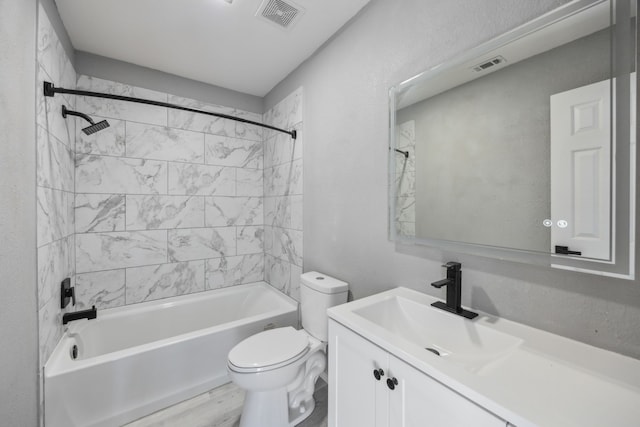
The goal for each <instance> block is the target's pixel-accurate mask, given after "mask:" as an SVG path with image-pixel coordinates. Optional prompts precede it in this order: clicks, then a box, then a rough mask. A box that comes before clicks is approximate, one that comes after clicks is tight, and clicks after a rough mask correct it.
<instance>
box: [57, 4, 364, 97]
mask: <svg viewBox="0 0 640 427" xmlns="http://www.w3.org/2000/svg"><path fill="white" fill-rule="evenodd" d="M55 1H56V4H57V5H58V10H59V12H60V16H61V17H62V21H63V23H64V25H65V27H66V29H67V32H68V33H69V37H70V38H71V42H72V43H73V46H74V48H75V49H77V50H79V51H85V52H90V53H94V54H96V55H101V56H106V57H109V58H114V59H118V60H121V61H125V62H130V63H133V64H136V65H141V66H144V67H149V68H153V69H156V70H160V71H164V72H167V73H171V74H175V75H178V76H182V77H186V78H189V79H194V80H198V81H202V82H205V83H209V84H212V85H216V86H221V87H224V88H227V89H232V90H236V91H239V92H243V93H247V94H251V95H256V96H260V97H262V96H264V95H266V94H267V93H268V92H269V91H270V90H271V89H272V88H273V87H274V86H275V85H276V84H278V83H279V82H280V81H281V80H282V79H284V78H285V77H286V76H287V75H288V74H289V73H290V72H291V71H293V70H294V69H295V68H296V67H297V66H298V65H300V64H301V63H302V62H303V61H304V60H305V59H307V58H308V57H309V56H311V54H313V52H315V51H316V49H318V48H319V47H320V46H321V45H322V44H323V43H324V42H325V41H327V40H328V39H329V38H330V37H331V36H332V35H333V34H334V33H335V32H336V31H338V30H339V29H340V28H341V27H342V26H343V25H344V24H345V23H346V22H347V21H348V20H349V19H351V18H352V17H353V16H354V15H355V14H356V13H357V12H358V11H359V10H360V9H361V8H362V7H363V6H364V5H366V4H367V3H368V2H369V0H293V2H291V3H294V4H295V5H297V6H299V7H301V8H302V9H304V14H303V15H302V16H301V17H300V18H299V20H298V21H297V22H296V23H295V24H294V25H293V27H292V28H290V29H288V30H285V29H282V28H280V27H277V26H276V25H275V24H273V23H271V22H269V21H266V20H264V18H259V17H257V16H255V13H256V11H257V10H258V8H259V7H260V5H261V3H262V0H234V1H233V3H231V4H229V3H228V2H227V1H225V0H106V1H105V0H55ZM287 1H288V0H287Z"/></svg>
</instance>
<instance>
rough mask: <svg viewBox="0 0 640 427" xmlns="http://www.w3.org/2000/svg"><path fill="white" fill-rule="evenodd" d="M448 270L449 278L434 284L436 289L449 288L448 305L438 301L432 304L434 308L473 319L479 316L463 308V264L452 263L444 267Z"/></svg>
mask: <svg viewBox="0 0 640 427" xmlns="http://www.w3.org/2000/svg"><path fill="white" fill-rule="evenodd" d="M443 267H446V269H447V278H446V279H442V280H438V281H437V282H433V283H432V284H431V286H433V287H434V288H441V287H443V286H446V287H447V303H446V304H445V303H443V302H442V301H437V302H434V303H433V304H431V305H432V306H434V307H437V308H440V309H442V310H446V311H449V312H451V313H454V314H457V315H458V316H462V317H466V318H467V319H473V318H474V317H476V316H477V315H478V313H474V312H472V311H468V310H465V309H464V308H462V271H461V268H462V264H460V263H459V262H453V261H450V262H448V263H446V264H445V265H443Z"/></svg>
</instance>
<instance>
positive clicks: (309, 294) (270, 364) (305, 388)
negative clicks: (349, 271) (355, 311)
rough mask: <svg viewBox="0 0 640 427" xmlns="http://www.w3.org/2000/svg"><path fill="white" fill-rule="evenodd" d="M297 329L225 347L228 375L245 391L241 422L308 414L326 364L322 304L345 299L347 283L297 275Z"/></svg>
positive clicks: (286, 424) (254, 426)
mask: <svg viewBox="0 0 640 427" xmlns="http://www.w3.org/2000/svg"><path fill="white" fill-rule="evenodd" d="M300 280H301V282H300V312H301V317H302V327H303V328H304V329H302V330H296V329H294V328H292V327H290V326H288V327H285V328H276V329H271V330H268V331H264V332H260V333H258V334H256V335H253V336H251V337H249V338H247V339H245V340H243V341H241V342H240V343H239V344H238V345H236V346H235V347H233V348H232V349H231V351H230V352H229V357H228V361H227V368H228V370H229V374H230V376H231V380H232V381H233V382H234V383H235V384H236V385H237V386H238V387H240V388H242V389H244V390H245V391H246V394H245V400H244V407H243V408H242V417H241V418H240V427H265V426H267V425H268V426H270V427H290V426H295V425H297V424H299V423H301V422H302V421H303V420H304V419H305V418H307V417H308V416H309V415H311V412H313V409H314V407H315V401H314V400H313V391H314V387H315V382H316V380H317V379H318V376H319V375H320V374H321V373H322V372H324V370H325V367H326V366H327V356H326V347H327V328H328V320H327V309H328V308H329V307H333V306H334V305H338V304H342V303H345V302H347V292H348V289H347V288H348V285H347V283H345V282H343V281H340V280H337V279H334V278H332V277H329V276H326V275H324V274H321V273H317V272H315V271H311V272H309V273H305V274H303V275H302V276H300Z"/></svg>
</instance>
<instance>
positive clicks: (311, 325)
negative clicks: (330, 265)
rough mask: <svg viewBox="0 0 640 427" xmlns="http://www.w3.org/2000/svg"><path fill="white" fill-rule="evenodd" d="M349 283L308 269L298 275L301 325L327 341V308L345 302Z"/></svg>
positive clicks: (318, 337) (310, 332) (316, 336)
mask: <svg viewBox="0 0 640 427" xmlns="http://www.w3.org/2000/svg"><path fill="white" fill-rule="evenodd" d="M348 287H349V285H348V284H347V283H346V282H343V281H342V280H338V279H335V278H333V277H329V276H327V275H326V274H322V273H318V272H317V271H310V272H308V273H304V274H303V275H301V276H300V313H301V317H302V327H303V328H304V330H305V331H307V332H308V333H309V334H311V335H313V336H314V337H315V338H317V339H319V340H320V341H327V339H328V338H327V327H328V317H327V309H328V308H329V307H333V306H334V305H338V304H344V303H345V302H347V294H348Z"/></svg>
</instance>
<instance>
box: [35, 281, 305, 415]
mask: <svg viewBox="0 0 640 427" xmlns="http://www.w3.org/2000/svg"><path fill="white" fill-rule="evenodd" d="M297 324H298V310H297V303H296V302H295V301H294V300H292V299H291V298H289V297H287V296H286V295H284V294H282V293H280V292H278V291H276V290H275V289H273V288H272V287H271V286H269V285H267V284H266V283H264V282H261V283H253V284H249V285H240V286H233V287H229V288H224V289H219V290H215V291H209V292H203V293H198V294H191V295H186V296H180V297H174V298H167V299H163V300H158V301H151V302H146V303H141V304H136V305H133V306H126V307H119V308H113V309H106V310H98V317H97V319H94V320H85V319H83V320H79V321H74V322H70V323H69V324H68V326H69V328H68V330H67V332H66V333H65V334H64V335H63V337H62V339H61V340H60V342H59V343H58V345H57V346H56V348H55V350H54V352H53V354H52V355H51V357H50V358H49V360H48V361H47V363H46V365H45V367H44V392H45V403H44V404H45V425H46V427H62V426H64V427H71V426H82V427H85V426H120V425H122V424H124V423H127V422H129V421H133V420H135V419H137V418H140V417H142V416H145V415H147V414H150V413H151V412H154V411H156V410H158V409H161V408H164V407H166V406H169V405H172V404H174V403H177V402H180V401H182V400H185V399H188V398H190V397H193V396H195V395H197V394H199V393H202V392H205V391H207V390H209V389H212V388H214V387H217V386H219V385H222V384H224V383H226V382H228V381H229V378H228V374H227V370H226V362H227V353H228V352H229V350H231V348H232V347H233V346H234V345H235V344H237V343H238V342H240V341H241V340H243V339H244V338H246V337H248V336H250V335H253V334H255V333H257V332H260V331H262V330H264V329H268V328H271V327H274V326H275V327H281V326H287V325H292V326H297ZM74 346H76V348H77V354H78V355H77V358H76V359H73V357H72V353H73V351H74V350H73V348H74Z"/></svg>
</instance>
